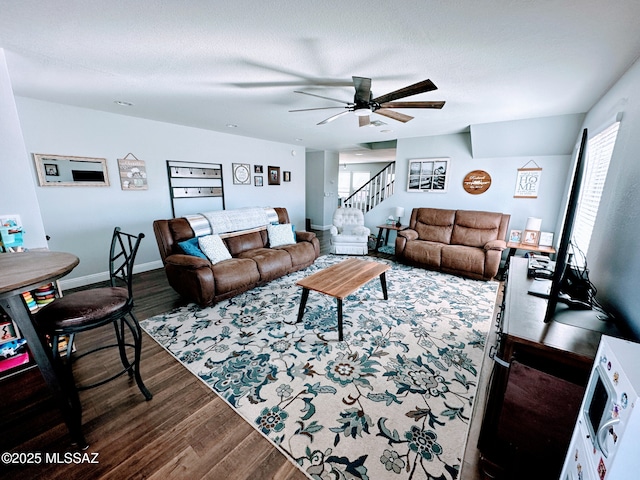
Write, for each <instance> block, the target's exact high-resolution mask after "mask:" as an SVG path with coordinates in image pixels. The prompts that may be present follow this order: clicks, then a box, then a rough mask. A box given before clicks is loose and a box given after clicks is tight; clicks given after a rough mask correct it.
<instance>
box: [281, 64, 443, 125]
mask: <svg viewBox="0 0 640 480" xmlns="http://www.w3.org/2000/svg"><path fill="white" fill-rule="evenodd" d="M351 78H352V79H353V86H354V88H355V90H356V93H355V95H354V97H353V102H345V101H343V100H338V99H336V98H330V97H325V96H322V95H316V94H315V93H309V92H302V91H299V90H296V91H295V93H300V94H303V95H310V96H312V97H318V98H322V99H325V100H331V101H332V102H340V103H343V104H344V105H346V106H344V107H318V108H304V109H298V110H289V111H290V112H308V111H311V110H327V109H332V108H343V109H345V110H344V111H342V112H340V113H338V114H336V115H333V116H331V117H329V118H326V119H324V120H323V121H321V122H320V123H318V125H324V124H326V123H329V122H332V121H334V120H335V119H337V118H339V117H341V116H343V115H345V114H347V113H350V112H353V113H354V115H355V116H357V117H358V124H359V126H361V127H365V126H370V125H371V124H372V122H370V120H369V115H371V114H372V113H377V114H378V115H382V116H384V117H387V118H391V119H393V120H396V121H398V122H402V123H406V122H408V121H409V120H412V119H413V117H412V116H410V115H406V114H404V113H400V112H396V111H394V110H390V109H391V108H435V109H441V108H442V107H444V104H445V102H443V101H436V102H396V101H395V100H398V99H401V98H406V97H410V96H412V95H417V94H419V93H425V92H430V91H432V90H437V88H438V87H436V86H435V84H434V83H433V82H432V81H431V80H428V79H427V80H423V81H421V82H418V83H414V84H413V85H409V86H408V87H404V88H400V89H398V90H394V91H393V92H390V93H387V94H386V95H382V96H380V97H377V98H371V97H372V96H373V95H372V93H371V79H370V78H366V77H355V76H354V77H351Z"/></svg>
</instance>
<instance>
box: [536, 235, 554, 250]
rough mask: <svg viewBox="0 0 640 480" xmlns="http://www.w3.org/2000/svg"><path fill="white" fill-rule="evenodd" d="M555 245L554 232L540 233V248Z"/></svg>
mask: <svg viewBox="0 0 640 480" xmlns="http://www.w3.org/2000/svg"><path fill="white" fill-rule="evenodd" d="M552 245H553V232H540V240H539V241H538V246H540V247H551V246H552Z"/></svg>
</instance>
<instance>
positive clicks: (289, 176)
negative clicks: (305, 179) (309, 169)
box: [282, 171, 291, 182]
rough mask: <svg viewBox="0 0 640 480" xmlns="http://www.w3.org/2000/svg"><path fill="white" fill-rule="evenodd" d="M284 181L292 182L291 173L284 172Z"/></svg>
mask: <svg viewBox="0 0 640 480" xmlns="http://www.w3.org/2000/svg"><path fill="white" fill-rule="evenodd" d="M282 181H283V182H290V181H291V172H287V171H284V172H282Z"/></svg>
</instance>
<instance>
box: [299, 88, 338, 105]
mask: <svg viewBox="0 0 640 480" xmlns="http://www.w3.org/2000/svg"><path fill="white" fill-rule="evenodd" d="M294 93H301V94H303V95H310V96H312V97H318V98H324V99H325V100H331V101H332V102H340V103H344V104H345V105H350V103H349V102H345V101H344V100H338V99H337V98H331V97H323V96H322V95H316V94H315V93H309V92H301V91H299V90H295V91H294Z"/></svg>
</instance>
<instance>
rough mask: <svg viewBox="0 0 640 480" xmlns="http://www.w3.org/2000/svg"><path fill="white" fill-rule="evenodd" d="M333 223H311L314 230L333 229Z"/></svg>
mask: <svg viewBox="0 0 640 480" xmlns="http://www.w3.org/2000/svg"><path fill="white" fill-rule="evenodd" d="M331 227H332V225H314V224H311V229H312V230H331Z"/></svg>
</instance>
